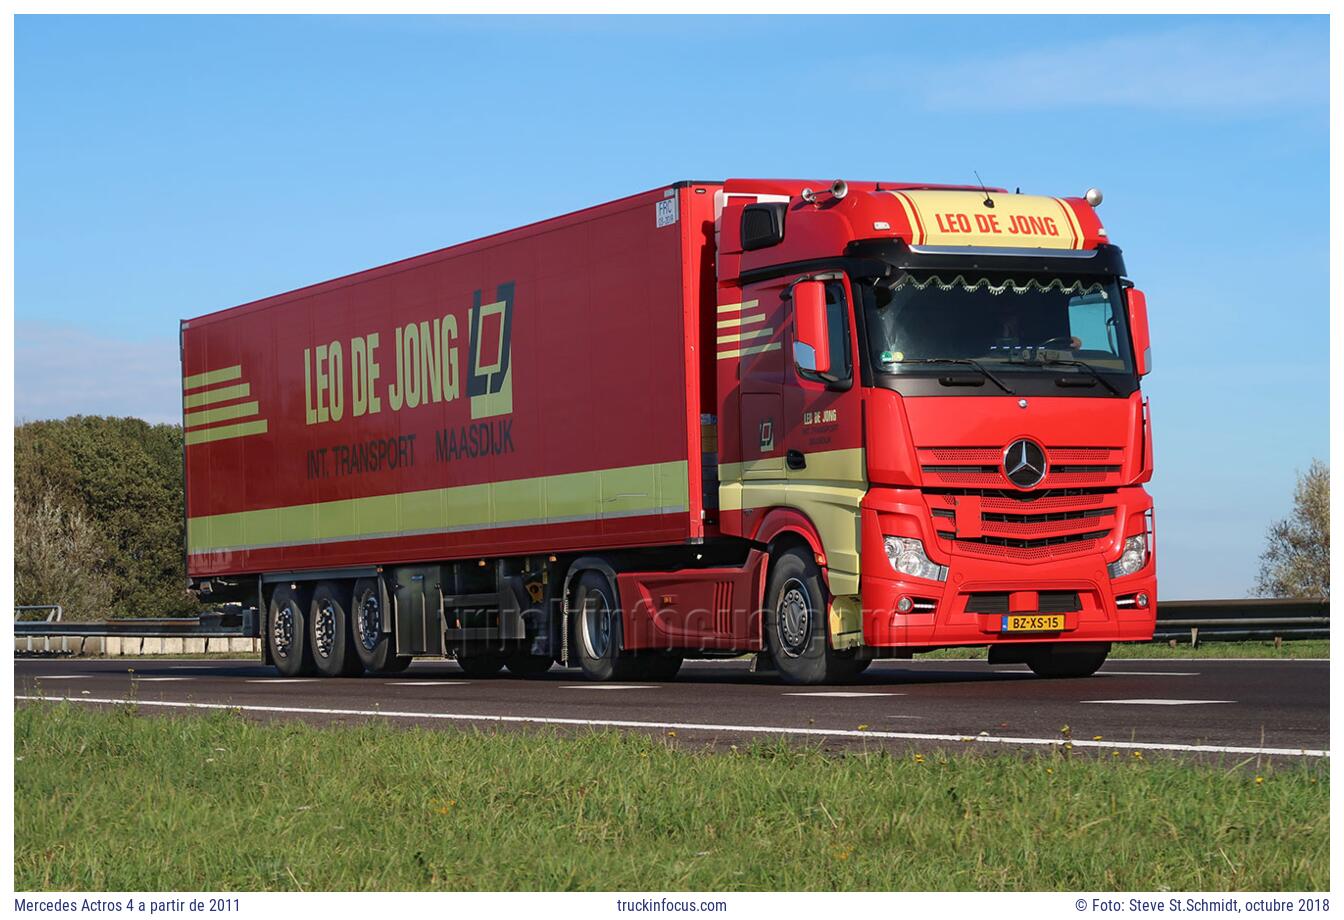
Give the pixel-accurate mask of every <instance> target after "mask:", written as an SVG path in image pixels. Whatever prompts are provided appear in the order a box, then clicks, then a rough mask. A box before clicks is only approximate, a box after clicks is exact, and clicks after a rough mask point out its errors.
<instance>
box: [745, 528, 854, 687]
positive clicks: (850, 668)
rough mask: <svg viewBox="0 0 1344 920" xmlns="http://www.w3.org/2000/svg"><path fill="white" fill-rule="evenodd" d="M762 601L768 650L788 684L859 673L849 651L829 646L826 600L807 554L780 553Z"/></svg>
mask: <svg viewBox="0 0 1344 920" xmlns="http://www.w3.org/2000/svg"><path fill="white" fill-rule="evenodd" d="M766 598H767V605H766V609H765V642H766V648H767V650H768V651H769V652H770V656H771V657H772V658H773V659H774V661H775V666H776V667H777V668H778V669H779V676H780V677H782V678H783V679H784V680H785V681H786V682H787V683H791V684H830V683H841V682H844V681H848V680H853V679H854V677H856V676H857V675H858V672H859V669H860V668H859V665H860V662H858V661H856V660H855V657H854V655H853V653H850V654H845V653H844V652H837V651H836V650H835V649H833V648H831V643H830V638H829V632H830V626H829V622H828V610H829V602H830V597H829V594H828V592H827V591H826V586H825V585H824V584H822V581H821V570H820V569H819V568H818V567H817V564H816V562H815V561H814V560H813V558H812V554H811V553H810V552H807V551H806V550H803V549H799V548H796V547H795V548H793V549H789V550H785V551H784V552H783V553H781V554H780V556H779V558H778V559H776V560H775V564H774V567H773V568H772V569H771V572H770V589H769V591H768V592H767V593H766Z"/></svg>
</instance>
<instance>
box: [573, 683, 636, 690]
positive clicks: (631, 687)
mask: <svg viewBox="0 0 1344 920" xmlns="http://www.w3.org/2000/svg"><path fill="white" fill-rule="evenodd" d="M560 689H561V690H655V689H657V687H656V685H655V684H566V685H564V686H562V687H561V688H560Z"/></svg>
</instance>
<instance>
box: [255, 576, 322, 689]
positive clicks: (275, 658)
mask: <svg viewBox="0 0 1344 920" xmlns="http://www.w3.org/2000/svg"><path fill="white" fill-rule="evenodd" d="M310 601H311V591H310V589H309V588H308V587H307V586H305V585H296V586H290V585H281V586H280V587H278V588H276V589H275V593H273V594H272V595H271V604H270V607H269V608H267V611H266V645H267V648H268V650H269V651H270V653H271V661H272V662H273V663H274V664H275V669H276V670H277V671H279V672H280V673H281V674H282V675H284V676H285V677H306V676H307V675H309V674H312V673H313V671H314V667H313V654H312V650H311V649H310V648H309V646H308V605H309V603H310Z"/></svg>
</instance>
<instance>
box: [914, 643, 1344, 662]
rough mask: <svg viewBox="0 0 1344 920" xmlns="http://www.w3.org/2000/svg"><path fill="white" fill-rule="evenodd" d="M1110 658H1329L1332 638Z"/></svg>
mask: <svg viewBox="0 0 1344 920" xmlns="http://www.w3.org/2000/svg"><path fill="white" fill-rule="evenodd" d="M984 657H985V646H983V645H977V646H970V647H966V648H941V649H938V651H936V652H924V653H923V654H919V655H916V656H915V658H916V659H940V658H941V659H976V658H984ZM1110 657H1111V658H1115V659H1125V658H1329V657H1330V640H1329V639H1295V640H1292V641H1288V642H1284V643H1283V644H1282V645H1280V646H1278V647H1275V645H1274V643H1273V642H1201V643H1200V644H1199V645H1196V646H1193V647H1192V646H1191V645H1190V644H1189V643H1188V642H1186V643H1182V644H1179V645H1177V646H1176V647H1175V648H1172V647H1171V646H1170V645H1168V644H1167V643H1165V642H1121V643H1117V644H1115V645H1113V646H1111V656H1110Z"/></svg>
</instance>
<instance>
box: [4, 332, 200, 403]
mask: <svg viewBox="0 0 1344 920" xmlns="http://www.w3.org/2000/svg"><path fill="white" fill-rule="evenodd" d="M181 394H182V376H181V369H180V367H179V358H178V350H177V340H176V338H175V337H170V338H163V339H153V340H150V341H147V342H131V341H125V340H119V339H109V338H103V337H100V336H98V335H96V334H95V333H94V332H91V331H89V330H88V329H85V328H83V327H77V326H63V325H56V324H52V323H41V322H31V321H24V322H19V323H16V325H15V329H14V420H15V422H17V423H23V422H26V421H34V420H37V419H46V418H64V417H65V416H67V415H114V416H124V415H131V416H136V417H137V418H142V419H145V420H146V421H149V422H181V421H182V403H181V399H182V397H181Z"/></svg>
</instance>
